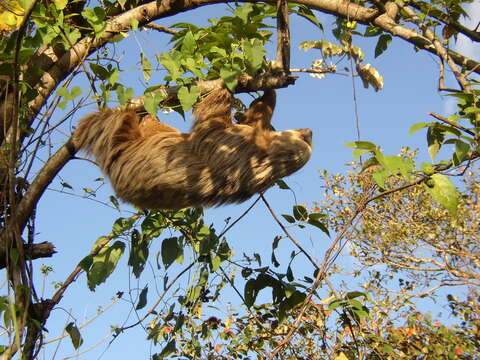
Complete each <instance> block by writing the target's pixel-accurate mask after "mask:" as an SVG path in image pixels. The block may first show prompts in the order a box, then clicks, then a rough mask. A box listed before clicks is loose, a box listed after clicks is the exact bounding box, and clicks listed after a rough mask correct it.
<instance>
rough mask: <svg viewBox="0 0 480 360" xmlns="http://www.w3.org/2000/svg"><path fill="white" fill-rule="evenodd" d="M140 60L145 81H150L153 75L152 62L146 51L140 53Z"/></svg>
mask: <svg viewBox="0 0 480 360" xmlns="http://www.w3.org/2000/svg"><path fill="white" fill-rule="evenodd" d="M140 60H141V63H142V71H143V78H144V79H145V81H148V80H150V77H151V76H152V63H151V62H150V60H148V58H147V57H146V56H145V54H144V53H140Z"/></svg>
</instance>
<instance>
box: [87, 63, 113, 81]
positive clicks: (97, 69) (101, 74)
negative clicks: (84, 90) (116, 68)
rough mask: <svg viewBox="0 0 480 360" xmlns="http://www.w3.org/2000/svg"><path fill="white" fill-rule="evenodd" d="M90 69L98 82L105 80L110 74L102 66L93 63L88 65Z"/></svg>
mask: <svg viewBox="0 0 480 360" xmlns="http://www.w3.org/2000/svg"><path fill="white" fill-rule="evenodd" d="M89 65H90V69H91V70H92V71H93V73H94V74H95V75H97V76H98V78H99V79H100V80H107V79H108V77H109V76H110V72H109V71H108V70H107V69H105V68H104V67H103V66H101V65H98V64H95V63H89Z"/></svg>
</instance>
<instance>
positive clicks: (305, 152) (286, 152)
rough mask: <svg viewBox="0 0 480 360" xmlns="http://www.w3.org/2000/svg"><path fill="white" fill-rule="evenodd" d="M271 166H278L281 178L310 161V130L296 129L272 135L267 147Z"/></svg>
mask: <svg viewBox="0 0 480 360" xmlns="http://www.w3.org/2000/svg"><path fill="white" fill-rule="evenodd" d="M268 153H269V157H271V159H272V164H273V165H274V166H275V164H276V163H278V165H279V169H278V170H279V171H280V172H281V173H282V175H281V176H286V175H290V174H292V173H293V172H295V171H297V170H299V169H300V168H301V167H303V165H305V164H306V163H307V161H308V159H310V155H311V153H312V130H310V129H297V130H286V131H280V132H276V133H273V136H272V139H271V142H270V145H269V147H268Z"/></svg>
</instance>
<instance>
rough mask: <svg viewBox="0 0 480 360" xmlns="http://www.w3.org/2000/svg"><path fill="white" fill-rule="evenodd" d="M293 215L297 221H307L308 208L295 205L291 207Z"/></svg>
mask: <svg viewBox="0 0 480 360" xmlns="http://www.w3.org/2000/svg"><path fill="white" fill-rule="evenodd" d="M293 216H294V217H295V219H296V220H298V221H307V219H308V210H307V208H306V207H305V206H304V205H295V206H294V207H293Z"/></svg>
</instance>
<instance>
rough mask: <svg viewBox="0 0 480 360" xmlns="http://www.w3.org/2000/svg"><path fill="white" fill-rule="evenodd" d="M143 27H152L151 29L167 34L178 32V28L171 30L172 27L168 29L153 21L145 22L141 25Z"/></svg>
mask: <svg viewBox="0 0 480 360" xmlns="http://www.w3.org/2000/svg"><path fill="white" fill-rule="evenodd" d="M143 27H145V28H149V29H153V30H157V31H160V32H164V33H167V34H172V35H175V34H178V32H179V31H178V30H173V29H170V28H168V27H166V26H162V25H158V24H155V23H153V22H151V23H148V24H145V25H143Z"/></svg>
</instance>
